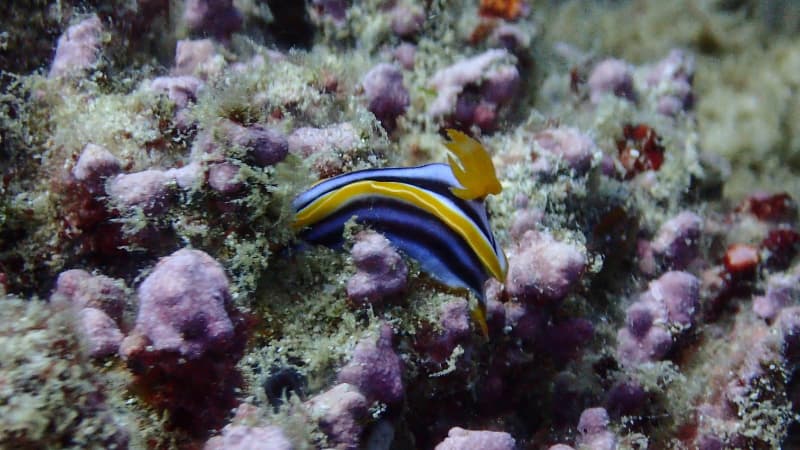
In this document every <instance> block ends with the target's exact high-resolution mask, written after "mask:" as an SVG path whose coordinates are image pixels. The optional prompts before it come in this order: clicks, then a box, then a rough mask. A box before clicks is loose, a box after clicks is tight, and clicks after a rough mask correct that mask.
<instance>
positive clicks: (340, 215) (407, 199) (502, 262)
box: [292, 130, 508, 335]
mask: <svg viewBox="0 0 800 450" xmlns="http://www.w3.org/2000/svg"><path fill="white" fill-rule="evenodd" d="M447 136H448V137H449V138H450V140H449V141H447V142H445V143H444V145H445V146H446V147H447V148H448V150H450V154H449V155H448V162H449V164H442V163H434V164H427V165H424V166H418V167H401V168H382V169H368V170H361V171H356V172H351V173H346V174H343V175H339V176H336V177H333V178H328V179H325V180H322V181H320V182H318V183H316V184H315V185H313V186H311V188H309V189H308V190H307V191H305V192H304V193H302V194H300V195H299V196H298V197H297V198H296V199H295V200H294V202H293V204H292V206H293V207H294V211H295V219H294V223H293V228H294V230H295V231H296V232H297V233H298V235H299V237H300V238H301V239H302V240H304V241H305V242H307V243H310V244H318V245H325V246H328V247H338V246H341V245H342V244H343V232H344V226H345V223H346V222H347V221H349V220H350V219H351V218H355V221H356V223H359V224H363V225H366V226H367V227H369V228H371V229H373V230H375V231H378V232H380V233H382V234H383V235H384V236H386V238H387V239H389V241H391V242H392V244H394V245H395V246H396V247H397V248H398V249H400V250H401V251H403V252H404V253H405V254H406V255H408V256H409V257H410V258H412V259H414V260H416V261H417V262H418V263H419V265H420V268H421V269H422V270H423V271H425V272H427V273H429V274H430V275H431V276H433V278H435V279H437V280H438V281H440V282H441V283H443V284H445V285H447V286H450V287H454V288H465V289H469V290H471V291H472V292H474V293H475V295H476V296H477V298H478V305H479V307H478V308H477V309H476V310H475V311H473V316H474V317H475V320H476V321H477V322H478V324H479V325H480V327H481V331H482V332H483V333H484V335H486V334H487V330H486V320H485V299H484V294H483V287H484V283H485V282H486V281H487V280H488V279H489V278H491V277H494V278H496V279H498V280H500V281H503V280H505V276H506V271H507V267H508V265H507V262H506V257H505V254H504V253H503V249H502V248H501V247H500V246H499V245H498V243H497V240H496V239H495V237H494V234H493V233H492V229H491V226H490V224H489V218H488V216H487V212H486V205H485V203H484V200H485V198H486V196H487V195H489V194H498V193H500V191H501V189H502V187H501V186H500V182H499V181H498V180H497V174H496V172H495V168H494V164H493V163H492V159H491V156H490V155H489V153H488V152H487V151H486V149H485V148H484V147H483V145H481V143H480V142H478V141H477V140H475V139H473V138H471V137H469V136H467V135H466V134H464V133H461V132H459V131H456V130H447Z"/></svg>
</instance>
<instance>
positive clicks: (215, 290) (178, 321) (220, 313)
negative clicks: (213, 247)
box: [133, 249, 234, 359]
mask: <svg viewBox="0 0 800 450" xmlns="http://www.w3.org/2000/svg"><path fill="white" fill-rule="evenodd" d="M138 296H139V302H140V303H139V315H138V316H137V318H136V328H135V329H134V331H133V333H134V334H140V335H143V336H145V337H146V338H147V340H148V342H149V346H150V347H151V348H152V350H153V351H157V352H175V353H177V354H179V355H181V356H182V357H184V358H189V359H195V358H199V357H201V356H203V355H204V354H206V353H207V352H210V351H224V350H225V349H226V348H228V347H229V346H230V345H231V341H232V340H233V338H234V325H233V323H232V322H231V319H230V318H229V317H228V313H227V311H226V307H228V304H229V303H230V291H229V287H228V278H227V276H226V275H225V272H224V271H223V269H222V266H221V265H220V264H219V263H218V262H216V261H215V260H214V259H213V258H211V257H210V256H208V255H207V254H205V253H203V252H201V251H198V250H188V249H184V250H178V251H177V252H175V253H173V254H172V255H170V256H169V257H166V258H163V259H161V260H160V261H159V262H158V264H157V265H156V267H155V269H154V270H153V272H152V273H151V274H150V275H149V276H148V277H147V278H146V279H145V280H144V282H142V284H141V286H139V291H138Z"/></svg>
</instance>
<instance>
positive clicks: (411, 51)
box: [392, 42, 417, 70]
mask: <svg viewBox="0 0 800 450" xmlns="http://www.w3.org/2000/svg"><path fill="white" fill-rule="evenodd" d="M392 56H394V59H395V60H396V61H397V62H398V63H400V65H401V66H403V68H404V69H406V70H412V69H413V68H414V60H415V59H416V56H417V46H416V45H414V44H410V43H408V42H403V43H402V44H400V45H398V46H397V48H395V49H394V52H392Z"/></svg>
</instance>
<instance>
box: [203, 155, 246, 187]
mask: <svg viewBox="0 0 800 450" xmlns="http://www.w3.org/2000/svg"><path fill="white" fill-rule="evenodd" d="M208 185H209V186H210V187H211V189H213V190H215V191H217V192H219V193H220V194H223V195H232V194H236V193H237V192H240V191H241V190H242V189H243V188H244V183H242V181H241V180H240V179H239V166H237V165H236V164H231V163H227V162H223V163H216V164H211V165H209V166H208Z"/></svg>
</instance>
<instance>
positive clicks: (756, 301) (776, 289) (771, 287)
mask: <svg viewBox="0 0 800 450" xmlns="http://www.w3.org/2000/svg"><path fill="white" fill-rule="evenodd" d="M798 298H800V265H797V266H796V267H795V268H794V269H793V270H791V271H787V272H785V273H777V274H773V275H771V276H770V277H769V279H768V280H767V292H766V293H765V294H764V295H759V296H757V297H754V298H753V312H755V313H756V315H757V316H759V317H761V318H762V319H766V320H774V319H775V317H776V316H777V315H778V314H779V313H780V311H781V309H783V308H785V307H787V306H789V305H791V304H792V302H794V301H796V300H797V299H798Z"/></svg>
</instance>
